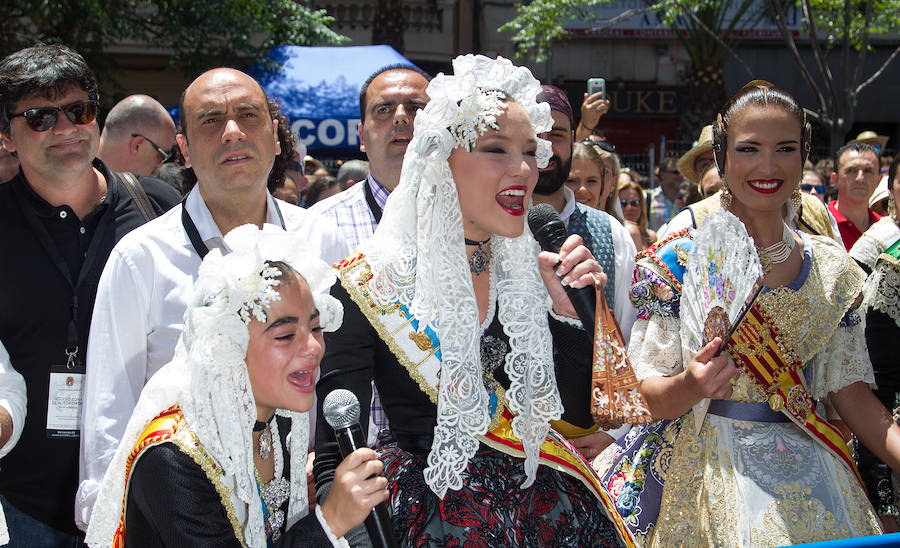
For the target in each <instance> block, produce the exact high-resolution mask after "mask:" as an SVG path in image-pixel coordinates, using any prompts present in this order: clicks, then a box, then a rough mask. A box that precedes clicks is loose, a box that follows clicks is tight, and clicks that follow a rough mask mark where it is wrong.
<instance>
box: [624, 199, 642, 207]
mask: <svg viewBox="0 0 900 548" xmlns="http://www.w3.org/2000/svg"><path fill="white" fill-rule="evenodd" d="M619 205H620V206H622V207H623V208H624V207H628V206H631V207H641V201H640V200H638V199H637V198H635V199H634V200H619Z"/></svg>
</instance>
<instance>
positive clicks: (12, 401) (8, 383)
mask: <svg viewBox="0 0 900 548" xmlns="http://www.w3.org/2000/svg"><path fill="white" fill-rule="evenodd" d="M26 403H27V396H26V393H25V379H23V378H22V375H20V374H19V372H18V371H16V370H15V368H14V367H13V366H12V363H10V360H9V353H8V352H7V351H6V347H5V346H3V343H2V342H0V407H2V408H3V409H5V410H6V412H7V413H9V418H10V419H12V433H11V434H10V436H9V440H7V442H6V445H4V446H3V447H0V458H3V457H5V456H6V455H7V454H8V453H9V452H10V451H12V449H13V447H15V446H16V443H17V442H18V441H19V438H20V437H22V429H23V428H24V427H25V412H26V405H25V404H26ZM0 466H2V464H0Z"/></svg>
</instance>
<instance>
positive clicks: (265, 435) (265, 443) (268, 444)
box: [253, 421, 272, 460]
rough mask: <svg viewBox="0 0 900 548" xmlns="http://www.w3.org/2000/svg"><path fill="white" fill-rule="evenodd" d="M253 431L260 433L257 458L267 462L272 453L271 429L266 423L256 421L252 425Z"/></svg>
mask: <svg viewBox="0 0 900 548" xmlns="http://www.w3.org/2000/svg"><path fill="white" fill-rule="evenodd" d="M253 431H254V432H262V434H260V435H259V457H260V458H261V459H262V460H269V455H270V454H271V453H272V427H270V426H269V423H267V422H262V421H256V422H254V423H253Z"/></svg>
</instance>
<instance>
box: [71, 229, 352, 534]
mask: <svg viewBox="0 0 900 548" xmlns="http://www.w3.org/2000/svg"><path fill="white" fill-rule="evenodd" d="M225 243H226V244H227V245H228V248H229V249H231V250H232V252H231V253H229V254H227V255H223V254H222V253H221V252H220V251H219V250H218V249H213V250H212V251H210V252H209V254H208V255H207V256H206V258H204V260H203V263H202V264H201V266H200V271H199V276H198V278H197V282H196V284H195V285H194V295H193V299H192V301H191V303H190V304H189V306H188V308H187V311H186V312H185V315H184V330H183V332H182V334H181V338H180V339H179V341H178V345H177V347H176V350H175V357H174V359H173V360H172V361H171V362H170V363H168V364H167V365H166V366H164V367H163V368H162V369H160V370H159V371H158V372H157V373H156V374H155V375H154V376H153V377H152V378H151V379H150V381H149V382H148V383H147V385H146V386H145V387H144V389H143V391H142V392H141V397H140V399H139V400H138V403H137V406H136V407H135V410H134V413H133V414H132V416H131V419H130V420H129V422H128V426H127V427H126V429H125V434H124V436H123V438H122V441H121V443H120V444H119V448H118V450H117V451H116V454H115V456H114V457H113V460H112V462H111V463H110V466H109V468H108V469H107V471H106V474H105V476H104V477H103V483H102V485H101V488H100V493H99V496H98V498H97V503H96V504H95V506H94V511H93V515H92V517H91V521H90V526H89V528H88V532H87V539H86V542H87V543H88V544H90V545H91V546H92V547H93V546H110V545H111V543H112V540H113V535H114V533H115V531H116V528H117V527H118V522H119V518H120V516H121V512H122V503H123V499H124V494H125V492H126V491H125V488H126V485H125V469H126V464H127V458H128V455H129V453H130V452H131V451H132V449H133V447H134V445H135V443H136V442H137V440H138V438H139V436H140V435H141V433H142V432H143V431H144V429H145V428H146V427H147V425H148V424H149V422H150V421H151V420H152V419H153V418H154V417H156V416H157V415H158V414H159V413H160V412H161V411H163V410H165V409H167V408H168V407H170V406H171V405H173V404H176V403H177V404H179V405H180V406H181V410H182V412H183V414H184V418H185V421H186V426H187V428H188V429H189V430H190V431H191V432H193V433H194V434H195V435H196V436H197V439H198V440H199V442H200V443H201V444H202V446H203V448H204V450H205V451H206V453H207V454H208V455H209V456H210V457H211V458H212V459H213V460H214V461H215V462H216V463H217V464H218V465H219V466H220V467H221V469H222V470H223V472H224V473H225V476H224V478H223V481H224V482H225V484H226V485H230V483H231V482H233V486H234V492H233V494H232V499H231V500H232V502H233V503H234V506H235V511H236V512H235V513H236V514H237V518H238V520H239V522H240V523H241V524H242V525H243V532H244V542H245V543H246V545H247V546H251V547H265V546H266V535H265V526H264V522H263V512H262V505H261V502H260V498H259V494H258V492H257V488H256V483H255V482H256V479H255V473H254V464H253V443H252V429H253V423H254V421H255V420H256V418H257V417H256V404H255V402H254V399H253V392H252V389H251V386H250V378H249V376H248V373H247V365H246V363H245V362H244V357H245V356H246V353H247V343H248V341H249V338H250V337H249V333H248V330H247V323H249V321H250V315H253V316H254V317H256V318H257V319H260V320H261V321H264V319H265V307H266V306H267V305H268V304H269V303H270V302H272V301H274V300H278V299H280V295H279V294H278V292H277V289H276V287H277V285H278V283H279V281H278V280H275V279H273V276H275V275H276V271H275V270H276V269H273V268H271V267H269V266H266V264H265V262H266V261H283V262H285V263H287V264H289V265H290V266H291V267H293V268H294V269H295V270H296V271H297V272H298V273H300V275H301V276H303V278H304V279H305V280H306V282H307V284H308V285H309V288H310V291H311V292H312V295H313V300H314V301H315V304H316V307H317V308H318V309H319V313H320V321H321V325H322V327H323V329H325V330H326V331H333V330H335V329H337V328H338V327H339V326H340V324H341V321H342V319H343V309H342V308H341V304H340V303H339V302H338V301H337V300H336V299H334V298H333V297H331V296H330V295H328V290H329V288H330V287H331V285H332V284H333V283H334V281H335V279H336V277H335V274H334V271H333V270H332V269H331V268H330V267H329V266H328V265H327V264H326V263H325V262H323V261H321V260H320V259H318V257H319V254H318V252H317V250H316V249H315V247H314V246H312V245H311V244H309V243H308V242H306V241H304V240H302V239H301V238H298V237H297V236H296V235H294V234H292V233H288V232H285V231H284V230H282V229H281V228H279V227H276V226H273V225H264V227H263V230H259V229H258V228H257V227H256V226H253V225H244V226H242V227H238V228H236V229H234V230H233V231H231V232H229V233H228V234H227V235H226V236H225ZM279 413H280V414H287V415H289V416H290V417H291V418H292V429H291V434H290V437H289V438H288V439H289V440H290V448H289V451H290V456H291V457H290V460H291V462H290V467H291V468H290V469H291V492H290V499H289V505H288V516H287V524H288V526H290V525H292V524H293V523H295V522H296V521H297V520H298V519H300V518H301V517H303V516H305V515H306V514H307V512H308V501H307V488H306V454H307V446H308V439H309V418H308V415H307V413H297V412H282V411H280V410H279ZM274 441H275V443H276V445H275V447H274V448H273V454H274V456H275V458H276V461H275V464H276V475H278V474H280V472H281V469H282V467H283V465H284V463H282V462H281V445H280V440H279V439H278V436H275V440H274Z"/></svg>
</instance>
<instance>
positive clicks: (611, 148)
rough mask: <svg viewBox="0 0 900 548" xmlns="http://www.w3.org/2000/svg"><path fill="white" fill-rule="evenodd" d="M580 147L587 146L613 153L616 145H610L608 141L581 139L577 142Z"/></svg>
mask: <svg viewBox="0 0 900 548" xmlns="http://www.w3.org/2000/svg"><path fill="white" fill-rule="evenodd" d="M578 142H579V143H581V144H582V145H587V146H591V147H597V148H599V149H600V150H605V151H606V152H610V153H615V152H616V145H614V144H612V143H610V142H609V141H595V140H593V139H582V140H580V141H578Z"/></svg>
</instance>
